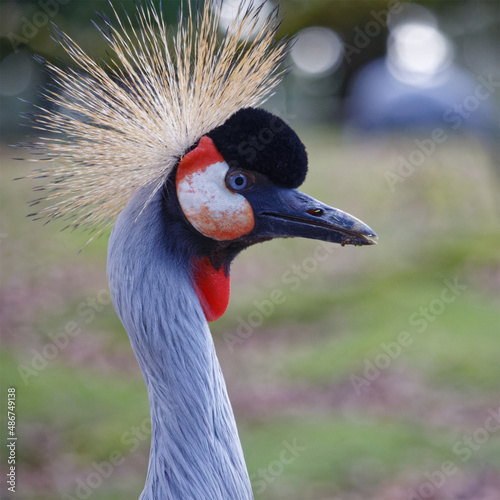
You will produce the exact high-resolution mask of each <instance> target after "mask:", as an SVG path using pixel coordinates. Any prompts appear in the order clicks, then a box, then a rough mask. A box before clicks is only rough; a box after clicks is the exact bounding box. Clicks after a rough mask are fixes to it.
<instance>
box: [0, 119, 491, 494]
mask: <svg viewBox="0 0 500 500" xmlns="http://www.w3.org/2000/svg"><path fill="white" fill-rule="evenodd" d="M300 135H301V136H302V137H303V139H304V141H305V143H306V146H307V147H308V151H309V155H310V165H311V166H310V174H309V177H308V180H307V181H306V183H305V185H304V186H303V190H304V191H306V192H308V193H309V194H311V195H313V196H314V197H316V198H318V199H321V200H323V201H325V202H327V203H330V204H332V205H333V206H336V207H338V208H341V209H343V210H346V211H348V212H350V213H353V214H354V215H356V216H358V217H359V218H361V219H362V220H364V221H365V222H367V223H368V224H369V225H370V226H371V227H373V228H374V229H375V230H376V231H377V233H378V234H379V238H380V239H379V244H378V245H377V246H376V247H372V248H350V247H346V248H340V247H333V252H332V253H331V254H322V255H326V256H325V257H324V258H322V259H321V261H319V260H318V259H316V260H317V261H316V262H313V261H312V260H311V259H312V258H313V256H314V255H317V254H316V253H315V252H316V249H317V245H318V243H317V242H314V241H305V240H303V241H301V240H281V241H275V242H272V243H266V244H265V245H257V246H256V247H253V248H250V249H248V250H247V251H245V252H244V253H243V254H242V255H241V256H240V257H239V258H238V260H237V261H236V263H235V264H234V266H233V271H232V290H233V291H232V297H231V303H230V306H229V309H228V312H227V313H226V315H225V316H224V317H223V318H221V319H220V320H219V321H217V322H216V323H214V324H213V325H212V331H213V334H214V338H215V341H216V344H217V346H218V353H219V357H220V360H221V364H222V367H223V371H224V373H225V375H226V380H227V384H228V390H229V393H230V396H231V399H232V402H233V406H234V409H235V413H236V416H237V421H238V426H239V429H240V434H241V438H242V443H243V448H244V451H245V456H246V459H247V465H248V470H249V473H250V474H251V477H252V483H253V486H254V492H255V495H256V498H258V499H262V500H265V499H271V498H272V499H280V498H283V499H285V498H286V499H291V500H293V499H320V498H321V499H323V498H332V499H336V500H339V499H344V498H352V499H354V498H371V499H378V498H380V499H387V498H394V499H396V500H399V499H400V498H401V499H405V500H406V499H407V498H408V489H409V488H411V487H413V488H418V486H419V485H421V484H422V482H423V481H426V480H428V479H426V478H427V476H426V475H425V474H426V473H427V474H431V473H432V472H435V471H438V470H440V468H441V467H442V464H443V463H444V462H446V461H451V462H452V463H453V464H454V465H455V466H456V472H455V473H453V474H452V475H450V476H449V477H448V478H447V480H446V482H445V484H444V485H443V486H442V487H440V488H436V489H435V492H434V496H433V497H431V498H440V499H441V498H442V499H448V498H449V499H451V498H457V497H456V496H455V495H457V494H460V492H461V491H466V490H469V491H470V488H471V485H475V486H474V487H473V491H475V495H476V496H475V497H474V498H481V497H480V495H481V494H482V493H481V492H482V491H483V490H484V488H490V490H491V491H494V492H496V494H497V495H498V494H499V493H500V485H498V482H496V480H495V479H494V478H495V477H496V475H498V472H499V471H500V460H499V458H498V453H496V451H495V450H496V449H497V448H498V445H499V444H500V430H499V431H498V432H490V433H489V434H488V435H487V438H486V440H485V441H484V442H483V440H482V438H483V437H484V434H481V432H482V431H480V430H479V429H484V426H485V422H486V420H487V418H488V417H489V416H490V414H491V413H489V412H494V411H498V403H497V401H498V381H499V380H500V368H499V363H498V359H499V355H500V340H499V333H500V332H499V330H500V329H499V326H500V316H499V312H498V311H499V308H498V306H499V300H498V291H499V287H498V283H499V280H498V277H499V266H498V247H499V244H500V241H499V240H500V238H499V234H498V205H497V199H496V198H497V196H498V176H497V174H498V172H495V168H497V167H495V166H493V165H491V164H490V161H489V159H488V157H487V156H486V155H485V153H484V151H483V149H482V148H481V147H480V146H479V145H478V144H475V143H473V142H468V141H464V140H456V141H455V140H452V139H450V140H449V141H448V142H447V143H446V144H444V145H443V146H442V147H441V148H440V149H439V150H438V151H437V152H436V153H435V154H434V155H433V156H431V157H429V158H428V159H427V160H426V162H425V163H424V164H423V165H422V166H421V167H420V168H419V169H418V170H417V171H416V172H415V173H414V174H413V175H412V176H410V177H408V178H406V179H405V180H404V182H402V183H400V184H398V185H396V186H395V189H394V191H392V190H391V189H390V186H389V185H388V183H387V180H386V176H385V174H386V172H387V171H395V168H396V160H395V158H396V157H397V155H399V154H403V155H404V154H407V153H408V151H411V149H412V147H413V148H414V145H413V146H412V144H411V142H408V141H407V140H406V139H404V138H395V139H392V140H387V141H383V142H379V143H377V144H370V143H364V142H349V141H345V140H344V139H342V137H341V136H340V135H339V134H338V133H337V132H335V131H333V130H331V129H328V128H311V129H308V130H302V131H300ZM10 155H11V153H10V151H8V150H7V149H5V148H2V150H1V158H2V172H1V173H2V183H1V192H0V194H1V203H2V214H3V215H2V219H1V226H0V233H2V234H3V237H2V239H1V240H0V244H1V248H2V262H3V264H2V288H1V290H0V294H1V295H0V296H1V298H2V301H1V311H2V336H3V338H2V354H1V358H0V361H1V367H0V375H1V394H2V399H4V396H5V394H6V391H7V387H11V386H15V387H16V388H17V396H18V398H17V408H16V411H17V425H18V427H17V430H18V435H19V441H18V459H19V462H18V471H19V490H18V493H16V496H15V498H17V499H37V500H45V499H54V498H68V497H67V496H66V497H65V496H64V495H69V496H70V497H71V496H73V497H75V496H76V494H77V491H78V490H77V488H78V485H79V484H81V483H79V482H78V481H86V480H87V479H88V478H89V477H91V476H90V475H91V474H92V473H93V472H95V467H94V465H93V464H95V463H98V464H99V463H101V464H102V463H104V462H109V463H111V462H110V460H111V458H110V457H113V456H114V457H115V458H116V456H119V457H120V458H122V459H123V460H121V461H120V463H119V465H116V466H113V467H112V473H110V475H109V477H106V478H102V477H101V484H99V485H98V486H97V487H95V488H93V487H92V488H91V494H92V497H91V498H92V499H103V500H104V499H106V500H111V499H114V498H116V499H118V498H137V497H138V495H139V494H140V491H141V489H142V485H143V483H144V478H145V472H146V467H147V456H148V447H149V441H148V440H149V437H148V426H147V417H148V409H147V393H146V389H145V386H144V384H143V381H142V378H141V375H140V372H139V369H138V366H137V363H136V361H135V359H134V357H133V354H132V351H131V349H130V346H129V343H128V338H127V336H126V333H125V332H124V330H123V328H122V326H121V324H120V322H119V320H118V319H117V318H116V315H115V313H114V311H113V309H112V306H111V305H110V304H109V303H108V302H106V300H105V298H106V297H105V295H103V294H102V293H101V292H102V291H103V290H104V291H105V290H106V286H107V284H106V278H105V258H106V257H105V255H106V238H105V237H104V238H100V239H99V240H97V241H96V242H93V243H92V244H90V245H89V246H87V247H84V245H85V242H86V241H87V236H86V235H85V234H79V233H68V232H60V231H59V229H60V226H57V225H53V226H52V225H48V226H47V227H41V226H39V225H37V224H35V223H33V222H31V221H29V220H27V219H26V218H25V214H26V213H27V211H28V209H27V208H26V206H25V203H24V202H25V201H26V200H28V199H30V196H31V193H30V190H29V185H28V183H25V182H22V181H17V182H14V183H13V182H10V180H9V179H11V178H13V177H17V176H18V175H19V171H22V170H23V169H24V168H26V166H25V165H23V164H22V163H21V164H20V163H19V162H18V163H17V164H15V163H14V162H13V161H11V160H9V159H8V158H9V156H10ZM83 247H84V248H83ZM82 248H83V250H82V252H81V253H78V252H79V250H80V249H82ZM297 269H299V270H300V276H301V277H299V278H298V279H297V277H298V276H299V274H297ZM291 276H295V279H294V280H293V281H291V280H290V277H291ZM450 282H451V283H453V282H456V283H458V284H459V285H463V286H464V287H465V288H464V289H459V291H458V292H445V295H444V297H445V298H447V300H448V299H449V297H452V299H453V300H449V301H448V302H444V300H443V298H442V297H443V295H442V294H443V290H444V289H447V288H448V289H450V288H449V285H448V284H449V283H450ZM273 290H279V291H280V292H281V293H282V296H283V297H284V300H283V301H281V303H279V304H275V306H274V311H273V312H272V314H270V315H269V317H266V318H265V320H264V321H263V323H262V325H261V326H259V327H258V328H255V329H253V331H252V334H251V335H250V336H249V337H248V338H246V339H240V341H239V342H238V343H237V345H235V346H234V349H229V348H228V345H227V343H226V341H225V338H226V337H225V335H227V334H231V335H237V330H238V326H239V325H240V324H241V323H240V321H246V320H248V318H249V317H250V315H251V314H252V313H253V312H255V311H256V310H258V309H257V306H256V305H255V303H254V302H255V301H257V303H261V302H262V301H265V300H268V299H269V298H270V297H271V294H272V292H273ZM450 293H451V294H452V295H450ZM453 293H454V294H453ZM99 297H100V299H102V300H101V301H100V302H99V300H97V298H99ZM89 298H90V299H92V298H94V299H96V300H97V305H98V306H99V310H94V309H92V308H89V307H90V306H89V305H88V304H89V303H88V299H89ZM92 311H93V312H92ZM69 324H76V326H77V327H78V332H79V333H78V334H77V335H75V336H73V337H71V339H69V340H68V342H67V345H65V346H64V347H62V348H59V349H58V351H57V354H56V355H55V356H54V358H53V359H51V360H50V362H48V363H47V365H46V366H43V368H41V367H39V368H40V369H38V368H37V369H35V370H34V371H35V372H36V374H30V375H29V376H27V375H26V373H25V374H24V379H23V376H22V374H21V372H22V369H21V372H20V368H19V367H20V366H25V367H31V368H32V367H33V365H32V363H33V362H34V359H35V356H36V353H40V352H42V350H43V349H44V348H45V349H47V347H46V346H47V344H50V343H51V342H52V340H51V339H53V338H54V335H55V336H57V335H58V334H60V335H63V333H62V332H64V331H65V328H67V327H68V325H69ZM401 332H407V337H405V338H406V344H405V345H400V346H399V347H400V349H399V348H397V347H395V346H394V342H396V341H397V339H398V335H400V334H401ZM408 339H410V340H408ZM390 343H392V344H390ZM389 344H390V345H392V348H393V351H392V353H393V357H389V356H388V354H387V352H386V351H385V350H384V346H385V347H386V348H387V346H388V345H389ZM394 349H396V350H395V351H394ZM394 352H397V355H394ZM384 363H385V364H384ZM367 366H371V367H372V372H370V371H368V372H366V370H367ZM373 367H375V368H373ZM375 372H376V376H374V377H373V379H370V380H369V379H368V378H367V377H366V373H375ZM26 377H27V378H26ZM353 377H359V379H362V378H364V379H365V382H366V383H365V384H364V385H363V386H362V387H361V388H359V390H356V385H355V383H354V382H353V380H358V379H355V378H354V379H353ZM25 381H26V383H25ZM0 425H1V428H2V429H6V415H5V412H4V411H2V415H1V418H0ZM466 436H473V437H472V439H475V440H476V441H473V444H474V445H475V448H477V449H474V450H472V451H471V454H470V457H469V458H468V459H467V460H466V461H462V458H463V456H464V455H460V454H459V453H457V450H460V449H463V443H462V440H463V439H464V437H466ZM474 436H475V437H474ZM479 441H481V442H480V444H478V443H479ZM294 443H296V446H297V450H299V451H297V453H296V456H295V455H294V456H293V457H292V458H293V460H292V459H290V457H291V455H290V453H288V454H287V452H284V451H283V450H285V449H288V448H286V444H288V445H290V446H293V444H294ZM457 446H458V448H457ZM460 446H462V448H460ZM3 448H5V447H3ZM1 453H2V455H1V456H0V460H1V472H2V474H3V473H5V472H6V470H5V463H6V456H5V449H2V452H1ZM283 453H285V454H283ZM282 457H287V458H286V460H285V461H286V463H284V462H280V460H281V459H282ZM491 471H493V473H491V474H490V475H488V474H489V473H490V472H491ZM2 488H4V485H2ZM474 488H475V490H474ZM492 488H493V489H492ZM495 488H496V489H495ZM494 494H495V493H493V495H494ZM2 498H3V496H2ZM471 498H472V497H471ZM492 498H493V497H492Z"/></svg>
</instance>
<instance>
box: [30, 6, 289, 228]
mask: <svg viewBox="0 0 500 500" xmlns="http://www.w3.org/2000/svg"><path fill="white" fill-rule="evenodd" d="M110 3H111V1H110ZM111 6H112V9H113V15H114V22H113V23H112V22H111V21H110V20H109V19H105V18H103V23H104V25H103V27H98V29H99V31H100V32H101V34H102V35H103V37H104V38H105V40H106V42H107V44H108V46H109V49H110V54H111V60H110V61H109V62H107V63H100V64H99V63H98V62H97V61H95V60H94V59H92V58H91V57H90V56H89V55H87V54H86V53H85V52H84V51H83V49H82V48H80V46H79V45H77V43H76V42H74V41H73V40H72V39H71V38H70V37H68V36H67V35H66V34H64V33H60V32H59V43H60V44H61V46H62V47H63V48H64V50H65V51H66V52H67V54H68V55H69V56H70V58H71V59H72V61H73V63H74V65H75V68H74V69H67V70H64V69H61V68H59V67H57V66H55V65H54V64H51V63H48V64H47V67H48V69H49V71H50V72H51V73H52V74H53V75H54V80H55V87H54V88H55V89H56V90H46V91H45V94H44V98H45V100H46V104H45V105H43V106H37V109H36V112H35V113H34V117H33V120H34V127H35V128H37V129H39V130H42V131H45V132H50V133H52V134H50V135H48V136H44V137H40V138H38V139H37V140H36V141H34V142H33V143H32V146H33V148H34V150H35V152H36V153H38V155H39V156H38V157H35V158H34V159H33V161H43V162H45V161H49V162H51V164H50V166H48V167H46V168H44V169H39V170H37V171H35V172H34V173H33V174H32V175H30V176H29V177H31V178H41V177H43V178H46V182H45V183H44V185H43V186H41V187H40V188H37V189H38V190H41V191H43V192H44V196H43V197H41V198H39V199H38V200H35V202H34V204H37V203H40V202H41V203H43V204H44V205H46V204H48V206H44V207H43V208H41V209H40V210H39V211H38V212H36V213H35V214H32V215H33V216H35V217H36V218H39V219H43V220H45V221H50V220H53V219H57V218H60V217H63V218H65V219H68V220H69V222H68V225H69V227H73V228H76V227H78V226H83V227H84V228H86V229H88V228H92V229H95V228H98V230H99V232H101V231H102V230H104V229H106V228H108V227H109V226H110V225H112V224H113V222H114V219H115V217H116V215H117V214H118V213H119V212H120V211H121V210H122V209H123V208H124V206H125V205H126V204H127V202H128V201H129V199H130V198H131V195H132V193H133V192H134V191H136V190H137V189H138V188H139V187H141V186H144V185H146V184H150V183H152V184H153V185H154V186H156V188H155V189H154V190H153V191H152V193H151V197H152V196H153V195H154V193H155V191H156V190H157V189H159V188H160V187H161V185H162V183H163V182H164V180H165V178H166V177H167V176H168V174H169V173H170V172H171V170H172V169H173V168H174V166H175V165H176V163H177V162H178V160H179V158H181V157H182V156H183V155H184V154H185V152H186V151H187V150H188V149H189V148H191V147H192V146H193V145H194V144H195V143H196V142H197V141H198V140H199V139H200V138H201V137H202V136H203V135H204V134H206V133H207V132H209V131H210V130H213V129H214V128H216V127H218V126H219V125H221V124H222V123H224V122H225V121H226V120H227V119H228V118H229V117H230V116H231V115H232V114H233V113H235V112H236V111H238V110H239V109H241V108H243V107H248V106H257V105H259V104H261V103H262V102H264V101H265V99H266V98H267V97H268V96H269V94H270V93H271V91H272V89H273V88H274V87H275V86H276V85H277V84H278V83H279V81H280V80H281V78H282V76H283V69H282V68H281V66H280V64H281V62H282V61H283V59H284V57H285V56H286V53H287V48H288V41H287V40H281V41H275V39H274V37H275V34H276V31H277V29H278V27H279V24H280V16H279V13H278V9H274V10H273V12H272V13H271V14H270V15H269V16H268V17H267V19H266V20H265V22H264V23H263V24H262V25H261V26H260V27H258V31H257V33H256V34H255V31H256V30H257V22H258V15H259V14H260V9H261V6H262V5H260V6H259V5H257V6H256V5H255V4H254V3H253V2H252V3H250V4H249V5H248V7H247V8H246V9H245V10H244V11H241V12H240V15H239V16H238V17H237V18H236V19H235V20H234V21H233V22H232V24H231V25H230V26H229V28H228V29H227V31H226V33H225V34H224V35H223V36H222V37H218V35H217V27H218V24H219V18H220V12H221V0H211V1H206V2H205V4H204V6H203V7H201V8H200V9H199V10H198V11H196V12H194V8H192V6H191V4H190V3H189V7H188V10H187V16H186V15H185V13H183V12H182V10H181V14H180V18H179V24H178V27H177V32H176V34H174V35H169V30H168V28H167V26H166V24H165V20H164V18H163V14H162V12H161V11H158V10H157V9H156V7H155V6H154V4H153V3H152V0H145V1H144V2H138V3H137V4H136V10H137V13H136V14H137V15H136V17H137V19H138V23H139V26H138V27H134V26H133V23H132V21H131V19H130V17H129V15H128V14H127V13H126V12H125V13H124V15H123V16H122V17H120V15H118V13H117V12H116V10H115V8H114V6H113V4H112V3H111Z"/></svg>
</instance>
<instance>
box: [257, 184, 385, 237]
mask: <svg viewBox="0 0 500 500" xmlns="http://www.w3.org/2000/svg"><path fill="white" fill-rule="evenodd" d="M268 189H269V190H270V191H272V192H266V193H265V195H264V196H258V197H256V198H254V199H252V200H251V204H252V208H253V210H254V215H255V218H256V223H257V224H256V230H257V234H258V236H259V237H263V238H290V237H302V238H311V239H315V240H323V241H329V242H332V243H340V244H341V245H342V246H344V245H357V246H361V245H374V244H375V241H373V239H372V238H377V235H376V234H375V231H373V229H371V228H370V227H368V226H367V225H366V224H365V223H364V222H361V221H360V220H359V219H357V218H356V217H353V216H352V215H349V214H348V213H346V212H343V211H342V210H339V209H337V208H333V207H329V206H328V205H325V204H324V203H321V202H320V201H317V200H315V199H314V198H312V197H311V196H308V195H307V194H304V193H302V192H300V191H297V190H296V189H285V188H275V187H273V188H268ZM266 191H267V190H266ZM249 201H250V200H249Z"/></svg>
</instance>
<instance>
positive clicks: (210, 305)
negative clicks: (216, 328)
mask: <svg viewBox="0 0 500 500" xmlns="http://www.w3.org/2000/svg"><path fill="white" fill-rule="evenodd" d="M193 268H194V272H193V278H194V283H195V290H196V295H198V299H199V300H200V304H201V307H202V308H203V312H204V313H205V317H206V318H207V321H215V320H216V319H219V318H220V317H221V316H222V315H223V314H224V313H225V312H226V309H227V305H228V304H229V295H230V277H229V274H227V275H226V274H225V273H224V269H223V268H222V267H221V268H220V269H219V270H218V271H217V270H216V269H215V268H214V267H213V266H212V264H211V263H210V260H209V259H208V258H207V257H202V258H201V259H196V260H194V261H193Z"/></svg>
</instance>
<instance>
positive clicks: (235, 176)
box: [226, 172, 253, 191]
mask: <svg viewBox="0 0 500 500" xmlns="http://www.w3.org/2000/svg"><path fill="white" fill-rule="evenodd" d="M226 184H227V187H228V188H229V189H231V191H245V189H248V188H250V187H252V186H253V179H252V178H251V177H250V176H249V175H248V174H246V173H243V172H230V173H229V175H228V176H227V178H226Z"/></svg>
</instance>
